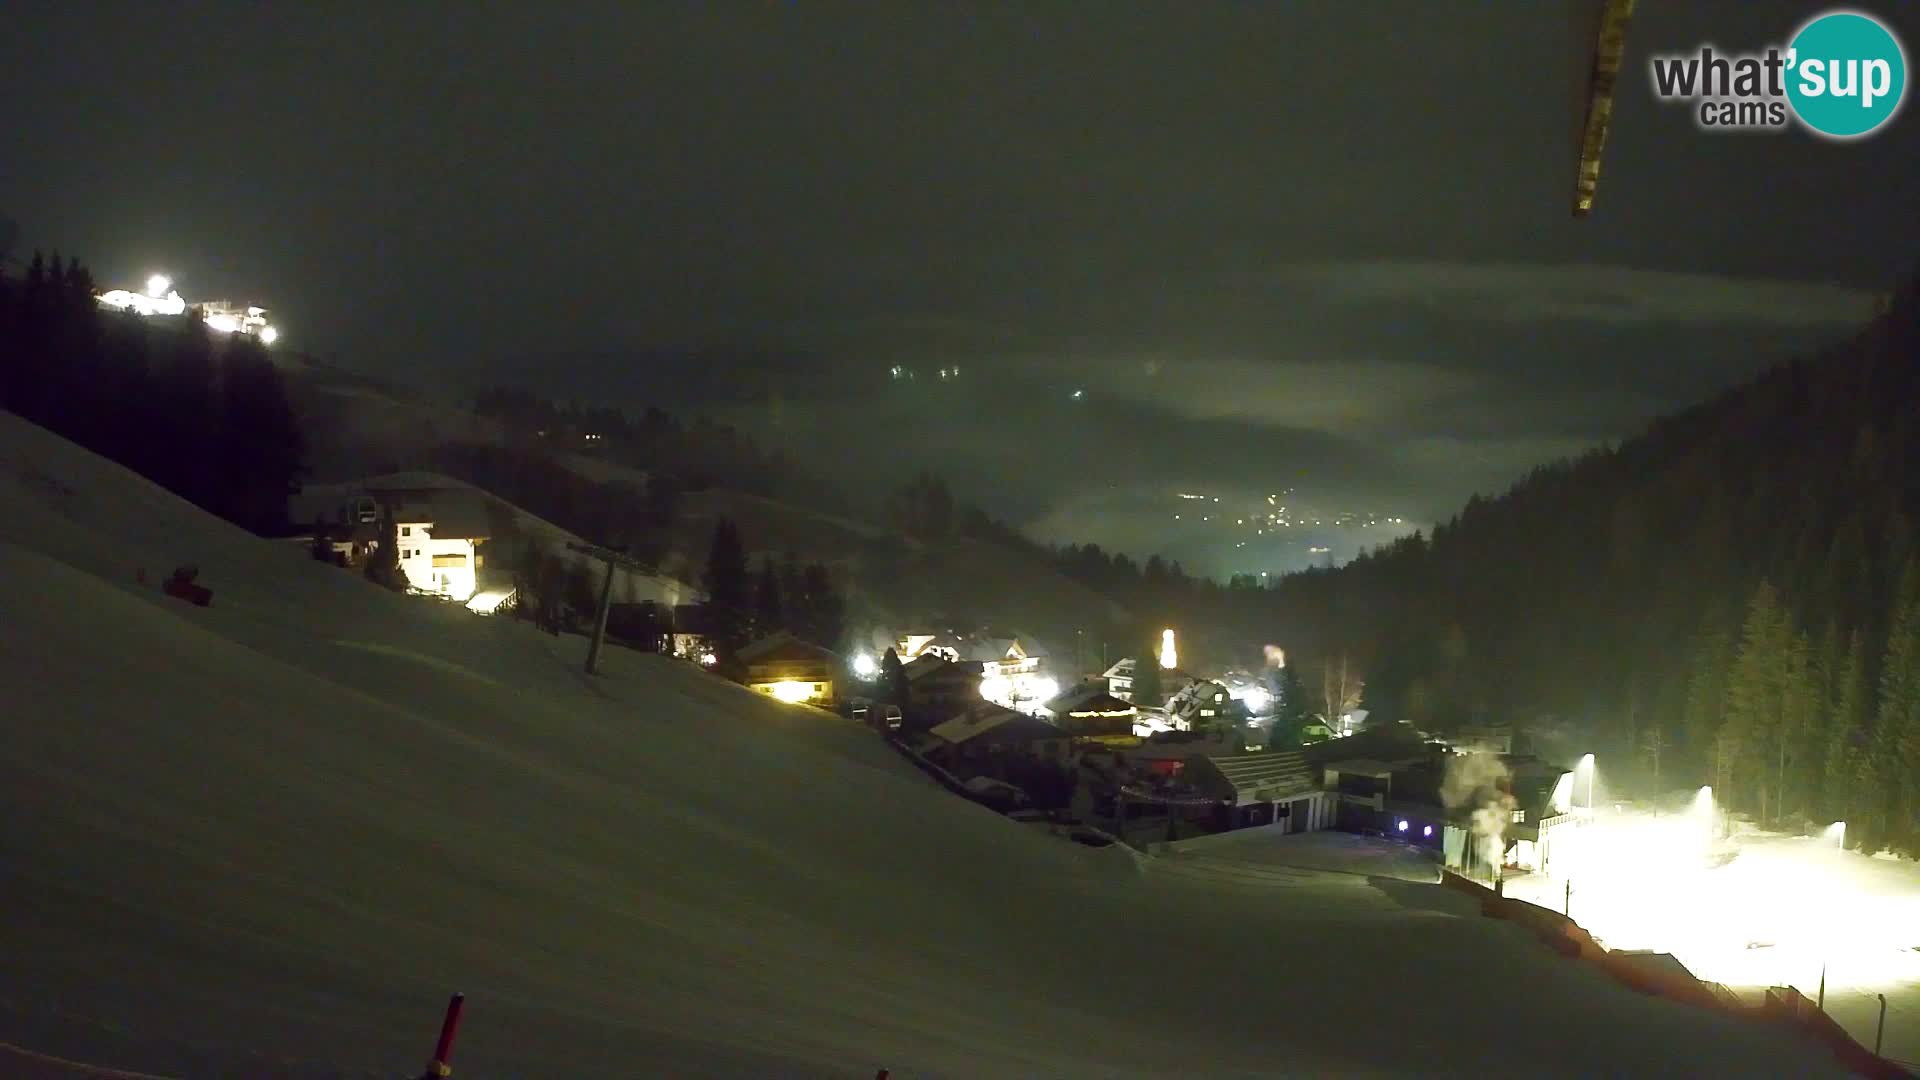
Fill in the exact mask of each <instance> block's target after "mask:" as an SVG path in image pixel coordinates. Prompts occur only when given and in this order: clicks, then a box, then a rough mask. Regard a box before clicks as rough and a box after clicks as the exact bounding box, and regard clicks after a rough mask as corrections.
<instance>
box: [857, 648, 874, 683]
mask: <svg viewBox="0 0 1920 1080" xmlns="http://www.w3.org/2000/svg"><path fill="white" fill-rule="evenodd" d="M853 674H854V677H855V678H860V679H871V678H873V677H874V676H875V675H878V674H880V665H879V663H878V662H876V661H875V660H874V658H873V655H872V654H871V653H860V654H859V655H857V656H855V657H854V658H853Z"/></svg>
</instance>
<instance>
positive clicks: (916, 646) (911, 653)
mask: <svg viewBox="0 0 1920 1080" xmlns="http://www.w3.org/2000/svg"><path fill="white" fill-rule="evenodd" d="M965 648H966V642H964V641H961V640H960V639H959V638H958V637H956V636H955V635H953V634H948V633H941V632H927V633H913V634H903V635H901V637H900V639H899V640H898V641H897V642H895V643H894V646H893V652H894V655H896V656H898V657H899V658H900V662H901V663H903V664H910V663H912V662H914V661H915V660H918V659H920V658H921V657H923V656H931V657H934V658H935V659H939V660H958V659H960V653H961V651H962V650H963V649H965Z"/></svg>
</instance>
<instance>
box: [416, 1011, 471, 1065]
mask: <svg viewBox="0 0 1920 1080" xmlns="http://www.w3.org/2000/svg"><path fill="white" fill-rule="evenodd" d="M466 1003H467V995H465V994H455V995H453V997H451V998H449V999H448V1000H447V1016H446V1019H444V1020H442V1021H440V1041H439V1042H437V1043H435V1044H434V1047H433V1060H432V1061H430V1062H428V1063H427V1075H426V1076H425V1077H422V1080H436V1078H438V1077H443V1076H452V1075H453V1066H452V1065H449V1064H448V1063H447V1059H448V1058H450V1057H452V1056H453V1036H454V1033H455V1032H457V1031H458V1030H459V1029H460V1009H461V1007H462V1006H464V1005H465V1004H466Z"/></svg>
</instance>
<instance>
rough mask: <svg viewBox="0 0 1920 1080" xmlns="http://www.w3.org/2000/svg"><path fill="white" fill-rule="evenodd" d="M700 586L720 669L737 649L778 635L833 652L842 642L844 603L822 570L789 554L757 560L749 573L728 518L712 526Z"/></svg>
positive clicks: (739, 539) (744, 552)
mask: <svg viewBox="0 0 1920 1080" xmlns="http://www.w3.org/2000/svg"><path fill="white" fill-rule="evenodd" d="M702 584H703V585H704V586H705V588H706V590H707V600H706V609H707V618H708V620H709V628H710V629H711V631H712V633H711V640H712V642H713V644H714V646H715V652H716V654H717V655H718V656H719V658H720V661H721V663H722V665H723V666H724V665H726V664H728V662H729V661H731V660H732V658H733V656H734V654H735V653H737V652H738V651H739V650H740V649H741V648H742V647H743V646H745V645H747V644H749V643H750V642H753V641H756V640H759V639H760V638H764V637H769V636H771V635H773V634H776V633H780V632H781V631H786V632H788V633H791V634H793V635H794V636H795V637H798V638H800V639H802V640H804V641H808V642H812V643H813V644H815V645H819V646H822V647H825V648H828V649H836V650H837V649H839V648H840V647H841V644H842V640H843V639H844V638H845V636H846V598H845V597H844V596H842V595H841V593H840V591H839V590H838V589H837V588H836V587H835V586H834V583H833V577H832V575H831V574H830V573H829V572H828V571H827V568H826V566H825V564H823V563H818V562H813V563H807V564H805V565H802V564H801V563H800V561H799V560H798V559H796V558H795V557H794V556H793V555H792V554H788V555H787V556H786V557H785V558H784V559H782V560H779V561H776V560H775V559H774V558H773V556H772V555H762V556H761V558H760V564H759V569H758V570H755V569H754V568H753V567H752V566H750V565H749V561H748V556H747V548H746V543H745V541H744V540H743V539H742V537H741V533H740V527H739V526H738V525H736V524H735V523H734V521H733V519H731V518H725V517H723V518H721V519H720V520H719V521H717V522H715V523H714V527H713V536H712V540H711V542H710V543H709V544H708V547H707V565H706V572H705V574H704V576H703V578H702Z"/></svg>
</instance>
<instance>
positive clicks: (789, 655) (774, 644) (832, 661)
mask: <svg viewBox="0 0 1920 1080" xmlns="http://www.w3.org/2000/svg"><path fill="white" fill-rule="evenodd" d="M737 659H738V660H739V662H740V664H741V666H742V667H743V668H745V670H746V684H747V686H748V687H749V688H750V689H752V690H754V691H756V692H758V693H762V694H765V695H767V696H768V697H771V698H776V699H778V700H780V701H785V702H788V703H790V704H805V705H819V706H822V707H830V706H832V705H833V703H834V701H835V700H836V699H835V697H834V693H835V690H836V687H837V685H838V681H839V679H840V674H841V667H842V665H841V662H840V657H839V655H838V654H837V653H835V652H833V651H832V650H830V649H823V648H821V647H820V646H818V645H815V644H813V643H811V642H807V641H802V640H800V639H799V638H797V637H795V636H793V635H792V634H789V633H786V632H784V631H783V632H781V633H778V634H775V635H773V636H772V637H769V638H762V639H761V640H759V641H756V642H754V643H753V644H751V645H748V646H747V647H746V648H744V649H741V650H740V652H739V654H738V656H737Z"/></svg>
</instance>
